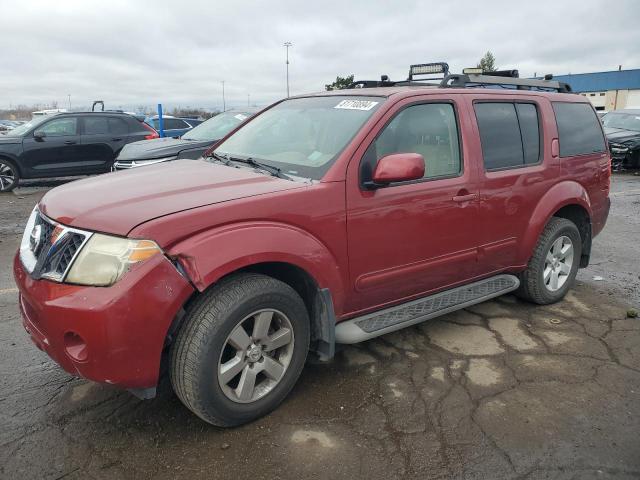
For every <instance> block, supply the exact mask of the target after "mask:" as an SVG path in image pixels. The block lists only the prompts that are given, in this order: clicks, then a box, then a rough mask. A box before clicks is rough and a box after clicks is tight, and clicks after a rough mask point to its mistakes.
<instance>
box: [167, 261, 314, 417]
mask: <svg viewBox="0 0 640 480" xmlns="http://www.w3.org/2000/svg"><path fill="white" fill-rule="evenodd" d="M308 348H309V317H308V313H307V310H306V307H305V305H304V302H303V301H302V299H301V298H300V296H299V295H298V294H297V293H296V292H295V290H293V289H292V288H291V287H290V286H289V285H287V284H285V283H283V282H280V281H279V280H276V279H274V278H271V277H268V276H265V275H258V274H240V275H235V276H232V277H230V278H228V279H225V280H223V281H221V282H220V283H219V284H217V285H215V286H214V287H213V288H212V289H211V290H209V291H208V292H206V293H205V294H204V295H203V296H202V297H200V298H199V299H197V300H196V301H195V302H194V303H193V304H192V305H191V306H190V307H189V309H188V312H187V318H186V320H185V323H184V325H183V326H182V328H181V329H180V332H179V333H178V336H177V338H176V342H175V344H174V345H173V348H172V355H171V370H170V376H171V383H172V385H173V388H174V390H175V392H176V394H177V395H178V397H179V398H180V400H182V402H183V403H184V404H185V405H186V406H187V407H188V408H189V409H190V410H191V411H193V412H194V413H195V414H196V415H198V416H199V417H200V418H202V419H203V420H205V421H207V422H209V423H211V424H213V425H218V426H234V425H240V424H242V423H246V422H249V421H251V420H254V419H256V418H258V417H261V416H263V415H265V414H267V413H269V412H270V411H271V410H273V409H274V408H276V407H277V406H278V405H279V404H280V402H282V400H283V399H284V398H285V397H286V395H287V394H288V393H289V391H290V390H291V388H293V386H294V384H295V382H296V380H297V379H298V377H299V375H300V372H301V371H302V367H303V366H304V362H305V359H306V356H307V351H308Z"/></svg>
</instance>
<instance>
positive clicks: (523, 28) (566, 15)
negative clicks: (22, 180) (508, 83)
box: [0, 0, 640, 108]
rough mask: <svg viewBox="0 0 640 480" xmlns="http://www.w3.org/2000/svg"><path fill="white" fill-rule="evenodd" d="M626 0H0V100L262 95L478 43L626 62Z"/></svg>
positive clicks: (398, 72)
mask: <svg viewBox="0 0 640 480" xmlns="http://www.w3.org/2000/svg"><path fill="white" fill-rule="evenodd" d="M639 19H640V1H637V0H615V1H608V2H605V1H598V0H554V1H542V0H537V1H533V2H516V1H513V0H510V1H486V0H485V1H477V0H475V1H462V0H455V1H449V2H447V1H438V2H433V1H422V2H420V1H414V0H403V1H401V2H400V1H397V2H392V1H381V0H368V1H362V2H361V1H348V0H347V1H345V0H342V1H333V0H324V1H315V2H311V1H305V0H291V1H278V0H269V1H263V2H257V1H255V2H254V1H248V0H247V1H237V0H235V1H233V0H215V1H204V0H203V1H196V0H194V1H191V0H181V1H175V0H173V1H171V2H165V1H159V0H154V1H145V2H142V1H128V0H107V1H96V0H58V1H55V2H52V1H50V0H42V1H40V0H20V1H16V0H0V108H8V107H9V106H10V105H16V104H28V105H31V104H34V103H50V102H51V101H54V100H55V101H58V103H59V104H60V106H61V107H62V106H67V103H68V100H67V95H68V94H71V103H72V105H73V106H76V107H78V106H87V105H90V104H91V101H92V100H96V99H101V100H105V101H106V103H107V108H109V107H110V108H116V107H118V106H124V107H128V108H133V107H135V106H137V105H155V104H156V103H158V102H162V103H164V104H165V105H167V106H176V105H181V106H200V107H209V108H215V107H220V106H221V105H222V85H221V81H222V80H225V91H226V99H227V106H229V105H231V106H242V105H246V104H247V95H248V94H249V95H251V103H252V104H253V103H256V104H258V105H265V104H268V103H270V102H272V101H274V100H277V99H279V98H281V97H283V96H285V94H286V86H285V48H284V47H283V43H284V42H285V41H291V42H292V43H293V47H291V49H290V61H291V64H290V85H291V93H292V94H299V93H305V92H312V91H317V90H322V89H323V88H324V84H325V83H330V82H331V81H332V80H333V79H335V77H336V75H342V76H344V75H347V74H351V73H354V74H355V75H356V78H357V79H358V78H359V79H377V78H379V76H380V74H388V75H389V76H390V77H391V78H392V79H405V78H406V76H407V73H408V66H409V64H411V63H424V62H430V61H447V62H448V63H449V65H450V66H451V70H452V71H454V72H457V71H460V70H461V69H462V68H463V67H466V66H475V64H476V63H477V62H478V60H479V59H480V57H481V56H482V55H483V54H484V52H486V51H487V50H491V51H492V52H493V53H494V55H495V57H496V59H497V64H498V67H500V68H518V69H519V70H520V73H521V76H530V75H533V74H534V72H537V73H538V74H543V73H555V74H565V73H581V72H591V71H604V70H615V69H617V68H618V65H619V64H622V65H623V68H640V28H638V25H639V23H638V21H639Z"/></svg>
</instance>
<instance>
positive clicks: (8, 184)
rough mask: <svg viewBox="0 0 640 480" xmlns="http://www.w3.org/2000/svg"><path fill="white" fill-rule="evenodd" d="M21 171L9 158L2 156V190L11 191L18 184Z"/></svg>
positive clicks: (0, 184)
mask: <svg viewBox="0 0 640 480" xmlns="http://www.w3.org/2000/svg"><path fill="white" fill-rule="evenodd" d="M18 180H20V173H19V172H18V169H17V168H16V166H15V165H14V164H13V162H10V161H9V160H6V159H4V158H0V192H10V191H11V190H13V189H14V188H16V186H17V185H18Z"/></svg>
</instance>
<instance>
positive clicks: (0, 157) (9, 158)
mask: <svg viewBox="0 0 640 480" xmlns="http://www.w3.org/2000/svg"><path fill="white" fill-rule="evenodd" d="M0 160H6V161H9V162H11V164H12V165H13V166H14V167H16V170H18V175H20V177H21V178H22V176H23V172H22V167H21V166H20V164H19V163H18V161H17V160H16V159H15V158H13V157H12V156H10V155H7V154H6V153H0Z"/></svg>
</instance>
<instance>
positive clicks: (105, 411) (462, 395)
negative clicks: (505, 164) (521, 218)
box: [0, 175, 640, 480]
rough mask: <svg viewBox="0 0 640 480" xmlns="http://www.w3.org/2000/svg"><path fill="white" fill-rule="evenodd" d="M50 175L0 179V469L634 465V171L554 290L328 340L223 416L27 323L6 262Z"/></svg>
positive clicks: (15, 473) (552, 472)
mask: <svg viewBox="0 0 640 480" xmlns="http://www.w3.org/2000/svg"><path fill="white" fill-rule="evenodd" d="M55 183H56V182H47V183H46V184H45V186H42V185H40V184H38V183H32V184H30V185H27V186H25V187H21V188H20V189H18V190H17V191H16V192H15V193H9V194H0V262H1V263H0V264H1V265H2V269H1V270H0V305H1V306H2V314H1V315H0V477H2V478H7V479H14V478H26V479H30V478H45V479H60V478H65V479H76V478H77V479H80V478H82V479H87V478H100V479H102V478H105V479H111V478H113V479H119V478H136V479H139V478H151V477H152V478H154V479H173V478H190V479H196V478H216V479H226V478H233V479H236V480H237V479H241V478H251V479H262V478H265V479H276V478H292V479H294V478H295V479H302V478H331V479H335V478H351V479H355V478H371V479H377V478H381V479H382V478H384V479H389V478H421V479H427V478H479V479H485V478H486V479H502V478H522V479H525V478H526V479H538V478H547V479H558V480H559V479H609V478H621V479H627V478H628V479H631V478H640V437H639V435H638V432H640V319H637V318H636V319H631V318H626V311H627V309H628V308H629V307H631V306H634V307H636V308H637V307H638V306H640V260H639V259H640V215H639V213H640V177H638V176H632V175H624V176H622V175H618V176H616V177H615V178H614V183H613V193H612V201H613V204H612V211H611V215H610V217H609V223H608V225H607V227H606V229H605V231H604V232H603V234H601V235H600V236H599V237H598V238H597V239H596V241H595V242H594V247H593V248H594V255H593V257H592V259H593V265H592V266H590V267H589V268H588V269H585V270H582V271H581V272H580V275H579V284H578V286H577V287H576V288H575V289H574V291H573V292H572V293H571V294H570V295H569V296H568V297H567V298H566V300H565V301H563V302H561V303H559V304H556V305H553V306H548V307H534V306H532V305H529V304H525V303H522V302H519V301H518V300H516V299H515V298H514V297H512V296H506V297H503V298H500V299H499V300H497V301H492V302H488V303H484V304H481V305H477V306H475V307H472V308H469V309H467V310H464V311H462V312H458V313H455V314H451V315H447V316H445V317H441V318H440V319H438V320H434V321H431V322H428V323H426V324H423V325H420V326H416V327H413V328H409V329H406V330H404V331H401V332H397V333H394V334H390V335H386V336H384V337H381V338H379V339H376V340H374V341H370V342H367V343H365V344H361V345H359V346H356V347H349V348H345V349H343V350H342V351H341V352H340V353H339V354H338V356H337V357H336V358H335V360H334V361H333V362H331V363H330V364H325V365H308V366H307V367H306V369H305V371H304V372H303V374H302V378H301V380H300V381H299V383H298V385H297V387H296V388H295V389H294V391H293V392H292V394H291V395H290V397H289V398H288V400H287V401H285V403H284V404H283V405H282V406H281V407H280V408H279V409H278V410H277V411H276V412H274V413H273V414H271V415H270V416H268V417H266V418H263V419H261V420H259V421H256V422H254V423H252V424H250V425H246V426H243V427H241V428H236V429H232V430H222V429H218V428H214V427H211V426H209V425H207V424H205V423H203V422H201V421H200V420H199V419H197V418H196V417H194V416H193V415H192V414H191V413H190V412H189V411H187V410H186V408H184V407H183V406H182V405H181V403H180V402H179V400H178V399H177V398H176V397H175V396H174V395H173V394H172V393H171V391H170V389H169V388H168V386H167V384H166V382H165V384H164V385H162V387H161V389H160V394H159V396H158V397H157V398H156V399H154V400H151V401H140V400H137V399H136V398H134V397H132V396H131V395H129V394H128V393H126V392H121V391H118V390H115V389H113V388H110V387H108V386H103V385H97V384H93V383H91V382H87V381H84V380H81V379H76V378H73V377H71V376H69V375H68V374H67V373H65V372H64V371H62V370H61V369H60V368H58V367H57V366H56V365H55V364H54V363H53V362H52V361H50V360H49V359H48V357H47V356H46V355H45V354H43V353H42V352H40V351H39V350H37V349H36V348H35V347H34V346H33V345H32V344H31V342H30V341H29V340H28V338H27V335H26V333H25V332H24V330H23V328H22V326H21V323H20V319H19V313H18V308H17V302H16V300H17V299H16V290H15V288H14V285H13V280H12V274H11V267H10V265H11V260H12V256H13V254H14V252H15V250H16V248H17V246H18V243H19V236H20V235H21V232H22V228H23V225H24V222H25V221H26V218H27V216H28V213H29V211H30V210H31V208H32V207H33V205H34V204H35V203H36V202H37V200H38V199H39V198H40V196H41V195H42V194H43V192H44V191H45V190H46V188H48V187H49V186H51V185H52V184H55ZM594 277H596V278H598V277H602V280H594Z"/></svg>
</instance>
